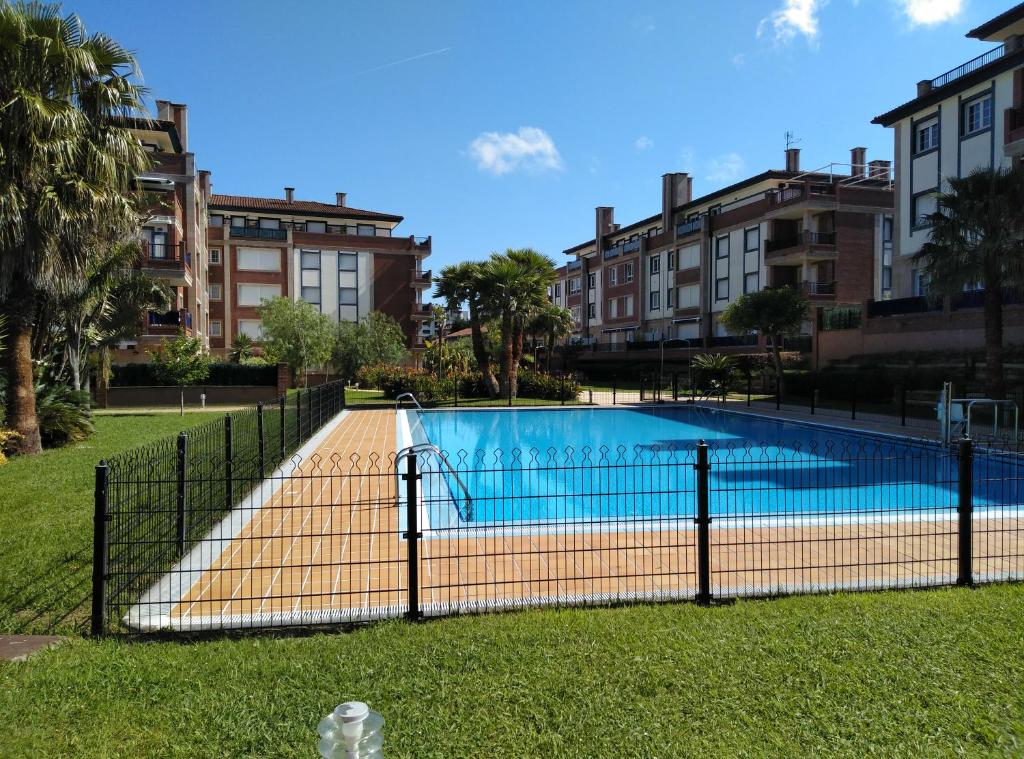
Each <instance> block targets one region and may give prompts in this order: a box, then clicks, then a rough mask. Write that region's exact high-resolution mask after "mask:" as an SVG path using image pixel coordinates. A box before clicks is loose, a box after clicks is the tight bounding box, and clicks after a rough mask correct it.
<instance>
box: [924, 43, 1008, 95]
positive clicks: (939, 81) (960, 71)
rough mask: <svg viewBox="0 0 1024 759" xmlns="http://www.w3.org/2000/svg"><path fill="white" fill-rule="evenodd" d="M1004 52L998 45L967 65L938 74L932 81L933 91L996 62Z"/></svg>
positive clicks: (1001, 46)
mask: <svg viewBox="0 0 1024 759" xmlns="http://www.w3.org/2000/svg"><path fill="white" fill-rule="evenodd" d="M1004 52H1005V48H1004V47H1003V45H1000V46H999V47H996V48H993V49H992V50H989V51H988V52H987V53H982V54H981V55H979V56H978V57H977V58H972V59H971V60H969V61H967V63H962V64H960V65H959V66H957V67H956V68H955V69H950V70H949V71H947V72H946V73H945V74H940V75H939V76H937V77H935V78H934V79H932V89H933V90H934V89H938V88H939V87H945V86H946V85H947V84H949V83H950V82H952V81H954V80H955V79H959V78H960V77H962V76H966V75H967V74H970V73H971V72H972V71H977V70H978V69H980V68H981V67H982V66H987V65H988V64H990V63H992V62H993V61H998V60H999V59H1000V58H1002V57H1003V53H1004Z"/></svg>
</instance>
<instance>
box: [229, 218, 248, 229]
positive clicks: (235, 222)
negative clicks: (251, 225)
mask: <svg viewBox="0 0 1024 759" xmlns="http://www.w3.org/2000/svg"><path fill="white" fill-rule="evenodd" d="M231 226H233V227H245V226H248V224H247V223H246V218H245V217H244V216H232V217H231Z"/></svg>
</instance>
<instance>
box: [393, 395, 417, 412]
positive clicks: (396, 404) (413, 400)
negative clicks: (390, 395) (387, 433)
mask: <svg viewBox="0 0 1024 759" xmlns="http://www.w3.org/2000/svg"><path fill="white" fill-rule="evenodd" d="M404 398H412V402H413V403H415V404H416V408H418V409H419V410H420V411H422V410H423V406H421V405H420V402H419V401H418V400H416V396H415V395H413V394H412V393H402V394H401V395H400V396H398V397H397V398H395V411H398V409H399V407H400V406H401V405H402V400H403V399H404Z"/></svg>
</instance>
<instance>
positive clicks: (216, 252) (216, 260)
mask: <svg viewBox="0 0 1024 759" xmlns="http://www.w3.org/2000/svg"><path fill="white" fill-rule="evenodd" d="M210 263H211V264H220V248H210Z"/></svg>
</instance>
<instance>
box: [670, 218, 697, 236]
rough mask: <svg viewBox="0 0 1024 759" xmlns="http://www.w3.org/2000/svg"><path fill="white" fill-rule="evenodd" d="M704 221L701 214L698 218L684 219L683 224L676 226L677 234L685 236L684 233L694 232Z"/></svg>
mask: <svg viewBox="0 0 1024 759" xmlns="http://www.w3.org/2000/svg"><path fill="white" fill-rule="evenodd" d="M703 223H704V222H703V219H702V218H701V217H700V216H698V217H697V218H696V219H690V220H689V221H684V222H683V223H682V224H679V225H678V226H676V236H677V237H683V236H684V235H688V234H692V233H693V232H696V231H698V230H699V229H700V228H701V226H702V225H703Z"/></svg>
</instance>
